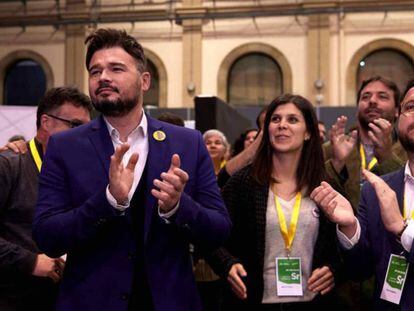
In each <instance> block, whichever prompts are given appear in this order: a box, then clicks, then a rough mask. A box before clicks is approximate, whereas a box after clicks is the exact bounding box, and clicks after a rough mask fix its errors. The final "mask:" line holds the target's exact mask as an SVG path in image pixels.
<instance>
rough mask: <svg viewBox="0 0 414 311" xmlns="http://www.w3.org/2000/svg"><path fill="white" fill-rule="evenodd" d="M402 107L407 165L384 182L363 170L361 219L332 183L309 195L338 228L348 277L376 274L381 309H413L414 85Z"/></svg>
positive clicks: (400, 126)
mask: <svg viewBox="0 0 414 311" xmlns="http://www.w3.org/2000/svg"><path fill="white" fill-rule="evenodd" d="M399 109H400V116H399V118H398V138H399V140H400V142H401V145H402V146H403V147H404V149H405V151H406V152H407V155H408V162H407V163H406V165H405V167H404V168H403V169H401V170H399V171H396V172H394V173H390V174H387V175H384V176H382V178H380V177H378V176H376V175H374V174H372V173H371V172H369V171H367V170H364V171H363V175H364V177H365V179H366V180H367V181H368V183H365V184H364V185H363V187H362V196H361V201H360V203H359V210H358V217H357V218H356V217H355V216H354V215H353V213H352V207H351V205H350V203H349V202H348V201H347V200H346V199H345V198H344V197H343V196H341V195H340V194H339V193H337V192H336V191H335V190H333V189H332V187H331V186H329V184H327V183H322V185H321V186H320V187H318V188H316V189H315V190H314V191H313V192H312V194H311V197H312V198H313V199H314V200H315V201H316V202H317V203H318V204H319V205H320V206H321V207H322V209H323V211H324V212H325V214H326V215H327V216H328V217H329V218H330V220H332V221H333V222H335V223H337V224H338V230H337V234H338V239H339V241H340V244H341V246H342V248H343V249H344V255H345V262H346V263H347V266H348V268H349V269H348V272H349V275H350V276H352V277H353V278H355V279H365V278H369V277H370V276H372V275H373V274H375V277H376V280H375V293H374V295H375V297H374V298H375V302H374V303H375V304H374V309H375V310H383V311H388V310H402V311H411V310H414V299H413V297H414V268H413V266H412V265H413V264H414V247H413V239H414V177H413V176H414V81H411V82H410V83H409V84H408V86H407V88H406V91H405V92H404V98H403V100H402V102H401V105H400V107H399ZM407 265H408V267H407ZM410 265H411V266H410ZM396 267H397V268H396Z"/></svg>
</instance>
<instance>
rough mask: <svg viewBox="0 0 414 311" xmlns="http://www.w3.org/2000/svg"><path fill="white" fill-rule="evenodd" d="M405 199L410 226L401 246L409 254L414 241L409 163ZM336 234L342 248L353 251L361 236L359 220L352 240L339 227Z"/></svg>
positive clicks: (413, 199)
mask: <svg viewBox="0 0 414 311" xmlns="http://www.w3.org/2000/svg"><path fill="white" fill-rule="evenodd" d="M404 198H405V209H406V217H407V219H408V226H407V228H406V229H405V230H404V232H403V234H402V235H401V244H402V246H403V247H404V249H405V250H406V251H407V252H410V251H411V247H412V245H413V240H414V219H412V218H411V215H412V214H413V211H414V177H413V174H412V173H411V170H410V166H409V165H408V161H407V163H406V165H405V170H404ZM336 233H337V236H338V240H339V243H340V244H341V246H342V247H343V248H344V249H346V250H349V249H351V248H352V247H354V246H355V245H356V244H357V243H358V241H359V238H360V236H361V226H360V224H359V221H358V219H357V230H356V232H355V234H354V236H353V237H352V238H351V239H348V237H347V236H346V235H345V234H344V233H342V232H341V231H340V230H339V229H338V226H337V227H336Z"/></svg>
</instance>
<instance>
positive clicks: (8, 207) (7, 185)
mask: <svg viewBox="0 0 414 311" xmlns="http://www.w3.org/2000/svg"><path fill="white" fill-rule="evenodd" d="M38 174H39V173H38V170H37V167H36V164H35V163H34V160H33V158H32V156H31V154H30V152H28V153H26V154H15V153H14V152H12V151H4V152H1V153H0V310H2V311H6V310H29V308H30V309H33V308H36V307H39V308H42V310H43V311H46V310H47V309H48V306H51V304H52V303H53V300H54V297H55V292H56V285H54V284H53V282H52V280H51V279H48V278H40V277H34V276H32V275H31V273H32V271H33V268H34V266H35V264H36V258H37V254H38V253H39V250H38V248H37V246H36V244H35V242H34V241H33V239H32V222H33V215H34V209H35V206H36V201H37V189H38Z"/></svg>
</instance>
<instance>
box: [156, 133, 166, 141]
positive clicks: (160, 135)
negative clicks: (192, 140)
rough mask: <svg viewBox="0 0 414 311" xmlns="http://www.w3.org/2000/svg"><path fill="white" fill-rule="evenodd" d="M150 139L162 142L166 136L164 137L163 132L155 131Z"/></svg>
mask: <svg viewBox="0 0 414 311" xmlns="http://www.w3.org/2000/svg"><path fill="white" fill-rule="evenodd" d="M152 137H154V139H155V140H157V141H163V140H164V139H165V138H166V137H167V135H165V133H164V132H163V131H155V132H154V134H152Z"/></svg>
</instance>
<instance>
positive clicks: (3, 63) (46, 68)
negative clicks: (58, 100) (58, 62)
mask: <svg viewBox="0 0 414 311" xmlns="http://www.w3.org/2000/svg"><path fill="white" fill-rule="evenodd" d="M23 59H31V60H33V61H35V62H37V63H38V64H39V65H40V66H41V67H42V69H43V72H44V73H45V76H46V89H50V88H52V87H53V86H54V77H53V71H52V67H51V66H50V64H49V62H48V61H47V60H46V59H45V58H44V57H43V56H42V55H40V54H38V53H37V52H34V51H30V50H18V51H14V52H11V53H9V54H7V55H6V56H5V57H3V58H2V59H1V60H0V101H1V104H4V102H3V100H4V80H5V78H6V72H7V69H8V67H9V66H10V65H12V64H13V63H15V62H17V61H19V60H23Z"/></svg>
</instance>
